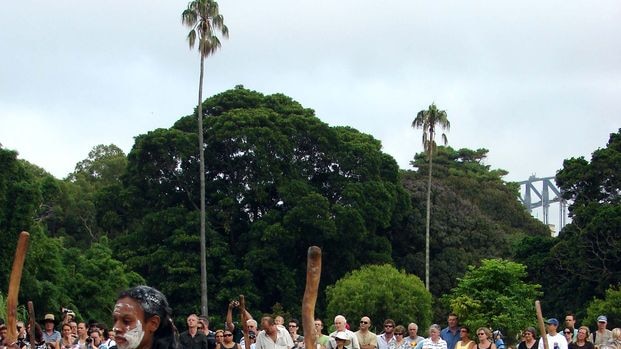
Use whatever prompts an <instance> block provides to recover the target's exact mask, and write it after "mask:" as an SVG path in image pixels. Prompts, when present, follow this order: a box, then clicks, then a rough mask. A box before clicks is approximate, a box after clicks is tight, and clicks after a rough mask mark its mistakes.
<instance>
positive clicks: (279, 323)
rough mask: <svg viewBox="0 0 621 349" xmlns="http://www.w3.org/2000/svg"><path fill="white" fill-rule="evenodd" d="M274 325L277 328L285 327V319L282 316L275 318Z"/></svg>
mask: <svg viewBox="0 0 621 349" xmlns="http://www.w3.org/2000/svg"><path fill="white" fill-rule="evenodd" d="M274 323H276V325H277V326H283V327H284V326H285V318H284V317H282V316H280V315H277V316H276V317H275V318H274Z"/></svg>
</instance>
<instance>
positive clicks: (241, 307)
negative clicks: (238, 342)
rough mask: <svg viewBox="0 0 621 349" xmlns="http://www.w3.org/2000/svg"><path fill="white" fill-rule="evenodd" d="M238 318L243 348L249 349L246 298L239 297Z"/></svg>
mask: <svg viewBox="0 0 621 349" xmlns="http://www.w3.org/2000/svg"><path fill="white" fill-rule="evenodd" d="M239 316H240V317H241V322H242V329H243V333H244V347H246V349H250V338H249V337H248V317H247V316H246V297H244V295H243V294H241V295H239Z"/></svg>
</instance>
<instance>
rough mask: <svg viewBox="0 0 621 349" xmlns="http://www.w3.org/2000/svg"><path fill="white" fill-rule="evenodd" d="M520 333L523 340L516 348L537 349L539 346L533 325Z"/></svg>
mask: <svg viewBox="0 0 621 349" xmlns="http://www.w3.org/2000/svg"><path fill="white" fill-rule="evenodd" d="M522 335H523V340H522V341H521V342H520V344H518V349H537V348H538V347H539V339H537V331H535V328H534V327H527V328H526V329H525V330H524V332H523V334H522Z"/></svg>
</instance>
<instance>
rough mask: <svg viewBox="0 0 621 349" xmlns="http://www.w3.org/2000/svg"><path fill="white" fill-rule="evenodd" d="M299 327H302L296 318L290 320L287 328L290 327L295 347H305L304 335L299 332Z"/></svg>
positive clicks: (295, 348) (294, 348)
mask: <svg viewBox="0 0 621 349" xmlns="http://www.w3.org/2000/svg"><path fill="white" fill-rule="evenodd" d="M299 328H300V325H299V322H298V320H296V319H291V320H289V324H288V325H287V329H289V334H290V335H291V340H293V349H298V348H304V336H300V335H299V334H298V329H299Z"/></svg>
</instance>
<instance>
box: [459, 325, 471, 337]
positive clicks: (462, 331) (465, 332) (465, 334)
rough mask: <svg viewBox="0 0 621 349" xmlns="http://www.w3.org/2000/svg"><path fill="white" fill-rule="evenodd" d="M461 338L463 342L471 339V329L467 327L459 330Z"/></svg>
mask: <svg viewBox="0 0 621 349" xmlns="http://www.w3.org/2000/svg"><path fill="white" fill-rule="evenodd" d="M459 338H461V340H466V339H469V338H470V329H469V328H468V327H466V326H462V327H461V328H460V329H459Z"/></svg>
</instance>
